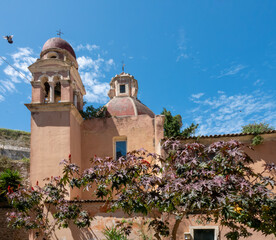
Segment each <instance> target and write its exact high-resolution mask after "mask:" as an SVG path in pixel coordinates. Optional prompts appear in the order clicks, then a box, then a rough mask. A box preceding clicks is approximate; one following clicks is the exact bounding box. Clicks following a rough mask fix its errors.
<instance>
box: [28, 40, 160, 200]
mask: <svg viewBox="0 0 276 240" xmlns="http://www.w3.org/2000/svg"><path fill="white" fill-rule="evenodd" d="M29 70H30V71H31V73H32V77H33V78H32V81H31V84H32V102H31V103H30V104H26V106H27V108H28V109H29V110H30V111H31V169H30V176H31V183H32V184H35V183H36V181H39V182H40V183H42V181H43V179H44V178H46V177H49V176H60V175H61V174H62V166H59V162H60V161H61V160H62V159H68V156H69V154H71V159H72V161H73V162H74V163H76V164H77V165H79V166H80V167H81V169H86V168H88V167H89V163H90V161H89V160H90V159H91V157H93V156H94V155H97V156H99V157H107V156H113V157H114V158H118V157H120V156H121V155H124V154H126V152H128V151H131V150H136V149H140V148H144V149H147V150H148V151H150V152H156V153H160V142H161V139H162V138H163V123H164V117H163V116H158V115H155V114H154V113H153V112H152V111H151V110H150V109H149V108H148V107H147V106H145V105H144V104H143V103H141V102H140V101H139V100H138V99H137V93H138V81H137V80H136V79H135V78H134V76H132V75H130V74H128V73H125V72H122V73H120V74H119V75H116V76H115V77H113V78H112V79H111V82H110V90H109V93H108V96H109V97H110V101H109V102H108V103H107V104H106V105H105V106H106V108H107V114H108V116H109V117H107V118H96V119H89V120H84V119H83V118H82V116H81V114H80V112H79V111H80V110H82V109H83V96H84V95H85V88H84V86H83V83H82V80H81V77H80V75H79V72H78V63H77V60H76V55H75V52H74V50H73V48H72V47H71V45H70V44H69V43H68V42H66V41H65V40H63V39H61V38H58V37H56V38H51V39H49V40H48V41H47V42H46V43H45V44H44V46H43V48H42V51H41V54H40V58H39V59H38V60H37V61H36V62H35V63H34V64H32V65H31V66H30V67H29ZM77 195H78V196H80V198H81V199H89V198H90V196H88V195H87V193H85V192H79V191H76V190H73V191H72V192H70V199H74V198H75V197H76V196H77Z"/></svg>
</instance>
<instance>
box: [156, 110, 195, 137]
mask: <svg viewBox="0 0 276 240" xmlns="http://www.w3.org/2000/svg"><path fill="white" fill-rule="evenodd" d="M161 114H162V115H164V116H165V122H164V135H165V136H166V137H178V136H182V137H185V138H186V137H190V136H192V135H193V134H194V133H195V130H196V129H197V127H198V124H196V125H195V124H194V123H192V124H191V125H190V126H189V127H187V128H185V129H184V130H183V131H181V127H182V125H183V124H182V117H181V116H180V115H179V114H178V115H175V116H172V114H171V112H170V111H167V109H166V108H164V109H163V111H162V112H161Z"/></svg>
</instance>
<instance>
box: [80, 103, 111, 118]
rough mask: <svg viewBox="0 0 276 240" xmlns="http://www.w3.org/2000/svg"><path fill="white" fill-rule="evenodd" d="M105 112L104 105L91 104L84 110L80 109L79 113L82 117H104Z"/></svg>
mask: <svg viewBox="0 0 276 240" xmlns="http://www.w3.org/2000/svg"><path fill="white" fill-rule="evenodd" d="M106 112H107V108H106V107H105V106H100V107H98V108H95V107H93V105H90V106H87V107H86V108H85V110H84V111H83V110H80V114H81V116H82V117H83V118H84V119H92V118H105V117H106Z"/></svg>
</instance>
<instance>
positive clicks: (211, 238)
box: [190, 226, 219, 240]
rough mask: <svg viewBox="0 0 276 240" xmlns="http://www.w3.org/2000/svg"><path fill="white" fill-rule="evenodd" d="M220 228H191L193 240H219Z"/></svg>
mask: <svg viewBox="0 0 276 240" xmlns="http://www.w3.org/2000/svg"><path fill="white" fill-rule="evenodd" d="M218 232H219V229H218V226H190V233H191V235H192V239H193V240H217V239H218V235H219V234H218Z"/></svg>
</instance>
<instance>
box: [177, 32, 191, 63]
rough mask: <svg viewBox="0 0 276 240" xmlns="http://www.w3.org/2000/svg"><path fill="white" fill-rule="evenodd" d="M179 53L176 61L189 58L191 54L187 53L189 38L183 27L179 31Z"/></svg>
mask: <svg viewBox="0 0 276 240" xmlns="http://www.w3.org/2000/svg"><path fill="white" fill-rule="evenodd" d="M177 53H178V56H177V58H176V62H179V61H180V60H181V59H187V58H189V55H188V54H187V38H186V34H185V31H184V30H183V29H180V30H179V31H178V41H177Z"/></svg>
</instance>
